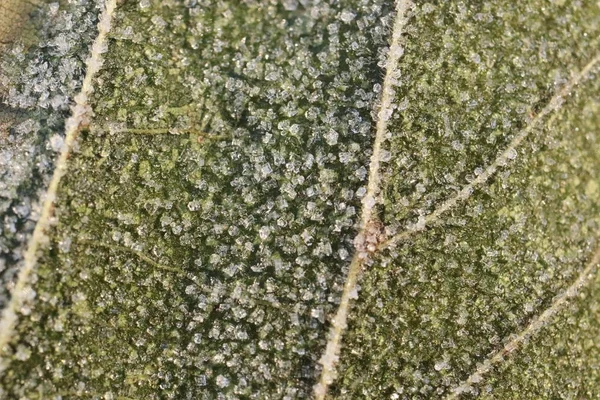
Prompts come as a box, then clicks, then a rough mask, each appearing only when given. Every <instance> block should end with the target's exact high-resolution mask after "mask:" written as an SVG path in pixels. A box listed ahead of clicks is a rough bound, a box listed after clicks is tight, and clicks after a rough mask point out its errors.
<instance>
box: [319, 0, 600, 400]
mask: <svg viewBox="0 0 600 400" xmlns="http://www.w3.org/2000/svg"><path fill="white" fill-rule="evenodd" d="M412 6H413V4H412V3H411V2H410V1H400V2H398V3H397V16H396V21H395V23H394V31H393V34H392V46H391V48H390V57H388V60H387V63H386V71H387V72H386V77H385V79H384V90H383V95H382V101H381V108H380V111H379V113H378V122H377V130H376V138H375V145H374V147H373V156H372V157H371V165H370V169H369V185H368V190H367V195H366V196H365V199H364V201H363V209H362V216H361V227H360V230H359V233H358V235H357V238H356V240H355V247H356V251H355V254H354V256H353V258H352V261H351V263H350V267H349V271H348V275H347V277H346V281H345V284H344V288H343V291H342V297H341V300H340V305H339V307H338V310H337V312H336V314H335V316H334V318H333V319H332V321H331V324H332V327H331V331H330V333H329V337H328V341H327V345H326V348H325V352H324V354H323V356H322V357H321V359H320V361H319V362H320V363H321V365H322V372H321V376H320V379H319V381H318V383H317V384H316V385H315V387H314V394H315V398H316V399H317V400H323V399H324V398H325V395H326V394H327V388H328V386H329V385H330V384H331V383H332V382H333V380H334V379H335V377H336V370H335V366H336V364H337V362H338V359H339V352H340V348H341V340H342V336H343V334H344V332H345V330H346V327H347V321H348V313H349V309H350V301H351V299H352V297H356V295H357V294H356V292H357V283H358V279H359V276H360V273H361V271H362V268H363V266H364V264H365V262H366V261H367V260H368V259H369V257H371V256H372V255H373V254H375V253H376V252H378V251H381V250H383V249H385V248H388V247H390V246H392V245H394V244H396V243H398V242H400V241H403V240H406V239H408V238H410V237H411V236H412V235H413V234H415V233H417V232H420V231H423V230H424V229H425V228H426V227H427V226H429V225H431V224H432V223H434V222H436V221H438V220H439V219H440V217H441V216H442V215H443V214H444V213H446V212H447V211H449V210H450V209H452V208H454V207H455V206H457V205H458V204H460V203H462V202H464V201H466V200H467V199H468V198H469V197H470V196H471V195H472V193H473V192H474V190H475V188H477V187H478V186H480V185H482V184H484V183H485V182H487V180H488V179H489V178H490V177H491V176H492V175H494V174H495V173H496V171H497V170H498V169H499V168H500V167H501V166H504V165H507V164H508V163H509V161H510V160H512V159H513V158H514V155H515V152H516V150H517V148H518V147H519V146H520V145H521V144H522V142H523V141H524V140H525V139H526V138H527V137H528V136H529V134H530V133H531V132H532V131H533V130H534V129H535V128H537V127H538V125H539V124H540V123H541V122H542V121H543V120H544V118H545V117H547V116H548V115H549V114H550V113H552V112H553V111H555V110H557V109H559V108H560V106H561V105H562V104H563V100H564V98H565V97H567V96H568V95H569V94H570V93H571V91H572V90H573V89H574V88H575V86H577V85H578V84H579V83H580V82H581V80H582V79H583V78H584V77H585V76H587V75H588V74H589V73H590V72H591V70H592V69H593V68H594V67H595V66H596V64H598V62H600V54H597V55H596V56H595V57H594V58H593V59H592V60H591V61H589V62H588V63H587V64H586V65H585V66H584V67H583V68H582V69H581V71H580V72H579V73H577V74H575V75H574V76H573V77H572V78H571V79H570V80H569V81H568V82H567V83H566V84H565V85H564V86H563V87H562V88H561V89H560V90H559V91H558V92H557V93H556V94H555V95H554V96H553V97H552V98H551V99H550V101H549V102H548V104H547V105H546V106H545V107H544V108H543V109H542V110H541V111H540V112H539V113H538V114H537V115H536V116H535V117H534V118H533V120H532V121H531V122H530V123H529V124H528V125H527V126H526V127H525V128H524V129H522V130H521V131H520V132H518V133H517V134H516V136H515V137H514V138H513V139H512V141H511V142H510V143H509V145H508V146H507V147H506V149H504V151H502V152H501V153H500V155H499V156H498V157H497V158H496V159H495V160H494V161H493V162H492V164H490V165H489V166H488V167H487V168H486V169H485V170H484V171H483V172H482V173H481V174H480V175H478V176H477V178H476V179H474V180H473V181H472V182H471V183H469V184H468V185H466V186H464V187H463V188H462V189H461V190H460V191H459V192H458V193H457V194H456V195H454V196H453V197H451V198H449V199H448V200H446V201H444V202H443V203H442V204H441V205H440V206H439V207H437V208H436V209H435V210H434V211H433V212H432V213H430V214H428V215H427V216H425V217H423V218H422V220H421V221H419V223H417V224H415V226H414V227H410V228H409V229H407V230H404V231H402V232H400V233H398V234H396V235H394V236H393V237H391V238H390V239H388V240H386V241H383V242H381V243H379V244H378V245H377V246H376V247H375V248H374V249H369V250H367V251H365V242H366V241H367V240H368V235H369V234H372V233H369V225H370V224H371V223H372V222H373V220H374V214H373V210H374V207H375V205H376V204H377V197H378V195H379V191H380V188H379V185H380V181H381V173H380V168H379V163H380V157H381V145H382V143H383V140H384V138H385V134H386V133H387V126H388V124H387V121H388V120H389V117H390V116H391V112H392V111H393V95H394V89H393V87H394V82H395V79H396V78H395V74H396V73H397V65H396V64H392V63H391V60H392V59H394V63H397V62H398V61H399V58H400V55H401V54H402V52H401V51H400V49H401V37H402V31H403V29H404V27H405V25H406V22H407V14H408V11H409V10H410V8H411V7H412ZM394 44H396V49H395V51H394ZM396 52H397V57H394V55H395V54H396ZM386 89H387V90H386ZM387 96H389V97H387ZM369 195H370V196H369ZM374 242H376V241H374Z"/></svg>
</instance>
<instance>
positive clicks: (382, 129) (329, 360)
mask: <svg viewBox="0 0 600 400" xmlns="http://www.w3.org/2000/svg"><path fill="white" fill-rule="evenodd" d="M412 6H413V3H412V1H411V0H398V1H397V2H396V17H395V20H394V26H393V28H392V39H391V44H390V49H389V52H388V55H387V60H386V65H385V70H386V73H385V78H384V80H383V87H382V93H381V103H380V106H379V112H378V114H377V124H376V131H375V142H374V144H373V154H372V155H371V160H370V164H369V176H368V184H367V192H366V194H365V197H364V198H363V201H362V210H361V220H360V227H359V232H358V234H357V236H356V239H355V241H354V244H355V248H356V249H355V252H354V256H353V258H352V261H351V263H350V267H349V271H348V276H347V277H346V281H345V284H344V289H343V291H342V297H341V299H340V305H339V307H338V310H337V313H336V314H335V317H334V318H333V319H332V321H331V331H330V332H329V337H328V341H327V345H326V347H325V352H324V354H323V355H322V357H321V359H320V361H319V362H320V363H321V366H322V370H321V376H320V379H319V381H318V383H317V384H316V385H315V386H314V395H315V398H316V399H317V400H322V399H324V398H325V395H326V394H327V388H328V386H329V385H330V384H331V383H332V382H333V380H334V378H335V374H336V372H335V365H336V363H337V361H338V357H339V351H340V346H341V339H342V336H343V333H344V331H345V329H346V321H347V319H348V310H349V307H350V299H351V297H352V295H353V293H355V291H356V283H357V281H358V276H359V275H360V271H361V269H362V267H363V264H364V262H365V260H366V259H367V257H368V253H367V252H365V249H366V248H367V246H368V243H369V242H371V243H373V242H376V240H374V239H373V238H372V237H369V235H373V234H374V232H373V231H372V229H370V227H371V226H372V224H373V222H374V219H375V215H374V210H375V206H376V204H377V201H378V198H379V191H380V181H381V171H380V163H381V154H382V146H383V142H384V141H385V136H386V134H387V132H388V121H389V120H390V118H391V117H392V114H393V112H394V100H395V87H396V86H397V82H398V79H399V70H398V64H399V60H400V57H401V56H402V54H403V47H402V35H403V32H404V27H405V26H406V24H407V22H408V14H409V11H410V9H411V8H412Z"/></svg>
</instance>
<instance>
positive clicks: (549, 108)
mask: <svg viewBox="0 0 600 400" xmlns="http://www.w3.org/2000/svg"><path fill="white" fill-rule="evenodd" d="M598 62H600V54H597V55H596V56H595V57H594V58H593V59H592V60H591V61H590V62H588V63H587V65H586V66H585V67H583V69H582V70H581V71H580V72H579V73H578V74H576V75H575V76H573V78H571V80H569V82H567V84H565V86H564V87H563V88H562V89H561V90H559V91H558V92H557V93H556V94H555V95H554V96H553V97H552V99H551V100H550V102H549V103H548V105H546V107H544V108H543V109H542V111H540V113H539V114H537V115H536V116H535V118H534V119H533V120H532V121H531V123H529V124H528V125H527V126H526V127H525V128H524V129H523V130H521V131H520V132H519V133H517V135H516V136H515V137H514V139H513V140H512V141H511V142H510V144H509V145H508V147H507V148H506V149H505V150H504V151H503V152H502V153H500V154H499V155H498V157H497V158H496V159H495V160H494V162H493V163H492V164H490V165H489V166H488V167H487V168H486V169H485V170H484V171H483V172H481V173H480V174H479V175H478V176H477V177H476V178H475V179H474V180H473V181H472V182H471V183H469V184H468V185H466V186H464V187H463V188H462V189H461V190H460V191H459V192H458V193H457V194H456V195H455V196H454V197H451V198H450V199H448V200H446V201H445V202H443V203H442V204H441V205H440V206H439V207H438V208H436V209H435V210H434V211H433V212H432V213H430V214H428V215H427V216H426V217H425V218H424V221H423V220H422V219H421V218H420V220H419V222H418V225H419V228H421V230H422V229H425V227H426V226H428V225H431V224H432V223H433V222H435V221H437V220H438V219H439V218H440V216H441V215H442V214H444V213H445V212H446V211H448V210H450V209H452V208H454V207H455V206H456V205H458V204H460V203H461V202H464V201H466V200H467V199H468V198H469V197H471V195H472V194H473V192H474V190H475V188H476V187H478V186H479V185H482V184H483V183H485V182H486V181H487V180H488V179H489V178H490V177H491V176H492V175H494V174H495V173H496V171H497V170H498V168H500V167H501V166H504V165H507V164H508V163H509V161H512V160H514V159H515V158H517V148H518V147H519V146H520V145H521V143H522V142H523V140H525V138H527V136H529V134H530V133H531V131H533V130H534V129H535V128H536V127H537V126H538V125H539V124H540V122H541V121H542V120H543V119H544V118H545V117H546V116H548V114H550V113H552V112H553V111H555V110H557V109H559V108H560V107H561V106H562V105H563V104H564V98H565V97H567V96H569V95H570V94H571V91H572V90H573V88H575V86H577V85H578V84H579V82H580V81H581V80H582V79H583V78H585V76H586V75H588V74H589V73H590V71H591V70H592V69H593V68H594V67H595V66H596V64H598ZM414 232H418V230H414V229H408V230H406V231H403V232H400V233H398V234H396V235H395V236H393V237H391V238H390V239H388V240H386V241H385V242H383V243H381V244H380V245H379V246H378V250H380V249H384V248H386V247H389V246H392V245H393V244H395V243H398V242H400V241H402V240H405V239H407V238H408V237H409V236H411V234H412V233H414Z"/></svg>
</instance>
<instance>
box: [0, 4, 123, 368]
mask: <svg viewBox="0 0 600 400" xmlns="http://www.w3.org/2000/svg"><path fill="white" fill-rule="evenodd" d="M116 6H117V0H106V2H105V5H104V10H103V11H102V14H101V16H100V21H99V22H98V35H97V36H96V38H95V39H94V42H93V43H92V49H91V52H90V56H89V58H88V59H87V60H86V73H85V76H84V78H83V82H82V84H81V90H80V92H79V93H78V94H77V96H75V105H74V106H73V107H72V108H71V111H72V112H71V116H70V117H69V118H68V119H67V121H66V123H65V140H64V144H63V147H62V149H61V151H60V154H59V156H58V159H57V161H56V167H55V169H54V173H53V175H52V179H51V181H50V184H49V185H48V190H47V192H46V195H45V198H44V201H43V204H42V209H41V213H40V218H39V220H38V221H37V224H36V226H35V228H34V231H33V234H32V236H31V238H30V239H29V243H28V246H27V250H26V251H25V254H24V257H23V258H24V261H23V266H22V267H21V270H20V271H19V275H18V277H17V282H16V284H15V287H14V289H13V291H12V293H11V295H12V297H11V299H10V301H9V303H8V304H7V306H6V307H5V309H4V310H3V313H2V319H1V320H0V354H1V353H2V352H3V351H6V350H7V349H6V347H7V345H8V343H9V341H10V339H11V336H12V333H13V330H14V328H15V325H16V323H17V319H18V315H17V313H18V311H19V309H21V307H22V306H23V304H24V302H25V301H26V300H27V299H28V298H29V297H30V296H31V294H32V291H31V290H28V285H29V277H30V275H31V273H32V271H33V269H34V267H35V265H36V264H37V261H38V257H39V251H40V249H41V246H42V244H43V243H45V242H47V240H48V238H47V236H46V233H47V231H48V229H49V228H50V221H51V218H52V215H53V209H54V202H55V200H56V194H57V191H58V186H59V184H60V181H61V179H62V178H63V176H64V175H65V174H66V172H67V164H68V159H69V155H70V153H71V149H72V148H73V145H74V144H75V141H76V139H77V136H78V134H79V131H80V129H81V127H82V126H85V125H86V124H87V123H88V119H89V117H90V114H91V110H90V106H89V104H88V98H89V96H90V95H91V94H92V92H93V85H92V83H93V79H94V77H95V75H96V73H97V72H98V71H99V70H100V68H101V67H102V63H103V57H102V54H103V53H104V52H105V51H106V48H107V43H108V33H109V31H110V26H111V22H112V18H113V15H114V13H115V9H116ZM2 364H3V363H2ZM2 364H0V370H2V369H3V365H2Z"/></svg>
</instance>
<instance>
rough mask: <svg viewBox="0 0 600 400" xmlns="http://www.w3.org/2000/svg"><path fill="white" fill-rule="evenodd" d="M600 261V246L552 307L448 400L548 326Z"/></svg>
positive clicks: (480, 367)
mask: <svg viewBox="0 0 600 400" xmlns="http://www.w3.org/2000/svg"><path fill="white" fill-rule="evenodd" d="M599 263H600V248H598V250H596V252H595V253H594V255H593V257H592V260H591V261H590V262H589V264H588V265H587V266H586V267H585V268H584V269H583V271H581V273H580V274H579V276H578V277H577V279H576V280H575V282H573V284H571V286H569V287H568V288H567V290H565V291H564V292H562V293H561V294H560V295H558V296H557V297H556V298H555V299H554V301H553V302H552V304H551V305H550V307H548V308H547V309H546V310H545V311H544V312H543V313H541V314H540V315H539V316H538V317H537V318H536V319H534V320H533V321H532V322H531V323H530V324H529V325H528V326H527V327H526V328H525V329H523V330H522V331H521V332H519V333H518V334H517V335H516V336H515V337H514V339H512V340H511V341H510V342H508V343H507V344H506V345H505V346H504V347H503V348H501V349H500V350H498V351H497V352H496V353H494V355H492V356H491V357H490V358H488V359H487V360H485V361H484V362H482V363H481V365H480V366H479V367H478V368H477V370H475V372H473V373H472V374H471V375H470V376H469V377H468V378H467V379H466V380H464V381H463V382H461V383H460V384H459V385H458V386H456V387H455V388H454V389H452V390H451V391H452V393H451V394H450V395H448V396H447V397H446V400H454V399H457V398H458V397H459V396H460V395H461V394H462V393H465V392H469V391H470V390H471V389H472V385H473V384H477V383H479V382H481V381H482V380H483V375H485V374H487V373H488V372H489V371H490V370H491V369H492V367H493V366H494V365H496V364H499V363H501V362H502V361H504V360H505V359H506V358H507V356H509V355H510V354H511V353H513V352H514V351H516V350H517V349H518V348H519V347H520V346H521V345H522V344H523V343H524V342H525V341H526V340H527V339H529V338H530V337H532V336H533V335H535V334H536V333H538V332H539V331H540V329H542V328H543V327H544V326H546V325H547V324H548V323H549V322H550V319H551V318H552V317H553V316H554V315H556V314H557V313H558V312H559V311H560V310H562V309H563V308H564V306H566V305H567V302H568V301H569V299H572V298H573V297H575V296H577V293H578V292H579V290H580V289H581V288H582V287H584V286H585V285H586V284H587V283H588V282H589V281H590V280H591V278H592V277H594V275H595V274H594V272H595V269H596V268H597V267H598V264H599Z"/></svg>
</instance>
